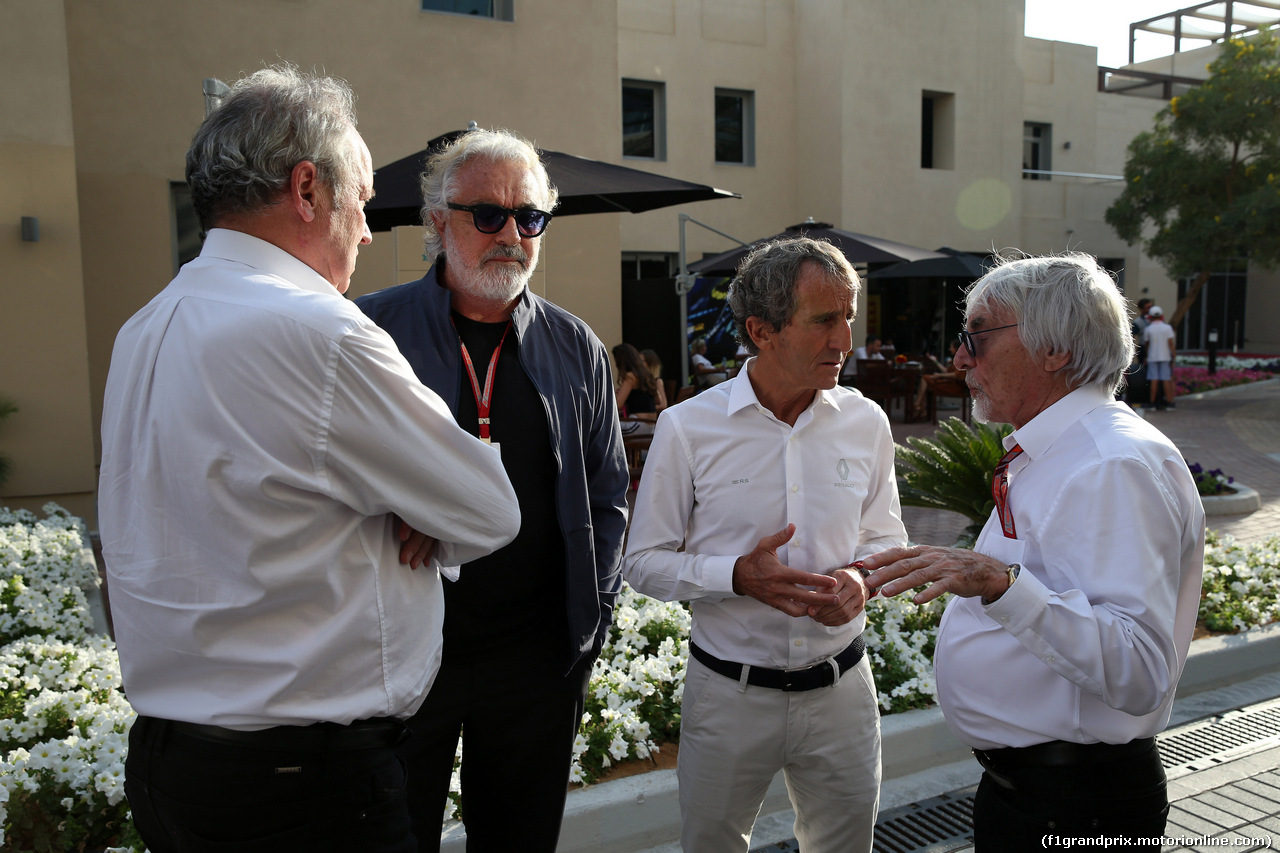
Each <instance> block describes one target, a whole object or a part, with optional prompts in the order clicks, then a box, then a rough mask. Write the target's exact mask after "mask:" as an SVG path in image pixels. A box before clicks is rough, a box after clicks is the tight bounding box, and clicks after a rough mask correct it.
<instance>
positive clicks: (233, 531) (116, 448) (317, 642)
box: [98, 66, 520, 853]
mask: <svg viewBox="0 0 1280 853" xmlns="http://www.w3.org/2000/svg"><path fill="white" fill-rule="evenodd" d="M352 102H353V95H352V93H351V90H350V89H349V88H348V87H347V85H346V84H345V83H343V82H341V81H337V80H332V79H329V78H321V77H315V76H311V75H306V74H303V73H300V72H299V71H297V70H296V69H295V68H293V67H291V66H285V67H281V68H274V69H264V70H261V71H258V72H257V73H255V74H253V75H251V76H249V77H247V78H245V79H243V80H240V81H239V82H238V83H236V84H235V86H233V87H232V90H231V92H230V94H229V95H228V96H227V98H226V100H225V101H224V102H223V104H222V106H221V107H220V108H219V109H218V110H217V111H216V112H214V113H213V114H212V115H211V116H210V117H209V118H207V119H206V120H205V121H204V123H203V124H201V126H200V128H199V130H197V131H196V134H195V138H194V140H193V141H192V144H191V149H190V150H189V151H188V153H187V181H188V183H189V184H190V186H191V191H192V197H193V199H194V201H195V206H196V212H197V213H198V214H199V216H200V221H201V224H202V225H203V226H204V227H205V228H207V229H208V238H207V239H206V240H205V243H204V247H203V249H202V250H201V252H200V256H199V257H198V258H196V259H195V260H193V261H191V262H190V263H189V264H187V265H186V266H185V267H183V269H182V271H181V272H179V273H178V276H177V277H176V278H175V279H174V280H173V281H172V282H171V283H170V284H169V286H168V287H166V288H165V289H164V290H163V291H162V292H161V293H160V294H159V295H157V296H156V297H155V298H154V299H152V300H151V302H150V303H148V304H147V305H146V306H145V307H144V308H143V309H142V310H141V311H139V312H138V313H137V314H135V315H134V316H133V318H132V319H131V320H129V322H128V323H126V324H125V326H124V327H123V328H122V329H121V330H120V334H119V336H118V337H117V338H116V344H115V350H114V353H113V355H112V359H111V370H110V374H109V375H108V377H107V387H106V401H105V405H104V408H103V416H102V469H101V484H100V487H99V494H98V506H99V524H100V529H101V532H102V547H103V553H104V556H105V559H106V565H107V577H108V583H109V585H110V588H111V613H112V617H113V619H114V626H115V638H116V643H117V645H118V647H119V651H120V668H121V672H122V674H123V677H124V687H125V691H126V692H127V693H128V696H129V702H130V703H131V704H132V705H133V707H134V709H135V710H136V711H137V712H138V717H137V719H136V721H135V722H134V724H133V728H132V730H131V731H130V734H129V755H128V759H127V761H126V765H125V773H126V778H125V792H126V794H127V795H128V798H129V805H130V808H131V809H132V813H133V822H134V825H135V826H136V827H137V829H138V831H139V833H140V834H141V835H142V838H143V840H144V841H145V842H146V844H147V847H148V848H149V849H151V850H152V851H155V853H167V851H178V850H211V849H219V850H222V849H226V850H236V851H261V853H268V851H271V853H275V851H281V850H364V851H387V853H390V852H391V851H395V853H401V852H402V851H411V850H413V849H414V846H413V838H412V835H411V830H410V826H409V814H408V810H407V809H406V807H405V793H404V787H405V780H404V771H403V768H402V766H401V764H400V762H399V760H398V757H397V755H396V752H395V746H396V744H397V743H398V742H399V741H400V740H401V739H402V738H403V737H404V735H405V734H406V729H405V725H404V719H405V718H407V717H409V716H410V715H411V714H412V713H413V712H414V711H415V710H417V709H418V707H419V705H421V703H422V701H423V699H424V698H425V696H426V694H427V691H428V689H429V688H430V686H431V683H432V680H433V678H434V677H435V675H436V671H437V668H438V666H439V660H440V653H441V641H440V632H441V625H442V623H443V617H444V613H443V606H444V604H443V593H442V591H441V583H440V578H439V570H440V568H441V567H443V566H456V565H458V564H459V563H462V562H465V561H471V560H475V559H476V558H478V557H481V556H483V555H485V554H488V553H489V552H491V551H493V550H495V549H496V548H498V547H500V546H502V545H504V544H506V543H507V542H509V541H511V539H512V537H514V536H515V534H516V530H517V529H518V527H519V523H520V519H519V514H518V504H517V502H516V496H515V494H514V492H513V490H512V488H511V484H510V483H509V482H508V480H507V477H506V474H505V472H504V471H503V469H502V463H501V460H500V459H499V458H498V454H497V453H495V452H494V450H493V448H491V447H486V446H485V445H484V444H483V443H482V442H480V441H477V440H476V439H475V438H473V437H471V436H469V435H467V434H466V432H465V431H463V430H462V429H460V428H458V426H457V425H456V424H455V423H454V422H453V418H452V417H451V416H450V414H449V410H448V409H447V408H446V407H445V405H444V403H443V402H442V401H441V400H440V398H439V397H438V396H436V395H435V394H434V393H432V392H431V391H428V390H427V389H426V388H424V387H422V385H421V383H419V382H418V381H417V379H416V378H415V377H414V375H413V371H412V369H411V368H410V367H409V365H408V364H407V363H406V362H405V360H404V358H403V357H402V356H401V355H400V353H399V351H398V350H397V349H396V346H395V344H394V342H392V340H391V338H389V337H388V336H387V334H386V333H385V332H383V331H382V330H381V329H379V328H378V327H377V326H376V325H374V324H373V323H372V322H371V321H370V320H369V319H368V318H366V317H365V316H364V315H363V314H361V313H360V312H359V311H357V310H356V309H355V308H354V306H352V305H351V304H350V303H349V302H347V301H346V300H345V299H344V298H343V297H342V294H343V293H344V292H345V291H346V289H347V287H348V284H349V282H350V278H351V272H352V269H353V268H354V266H355V260H356V252H357V249H358V247H359V246H360V245H361V244H363V243H368V242H369V241H370V239H371V238H370V234H369V229H368V227H367V226H366V224H365V218H364V204H365V202H367V201H368V200H369V198H370V197H371V196H372V194H373V186H372V184H373V170H372V166H371V162H370V158H369V151H368V149H367V148H366V147H365V144H364V142H363V141H362V140H361V138H360V135H359V133H357V132H356V129H355V112H354V110H353V108H352ZM400 520H403V523H404V524H406V525H408V526H409V527H410V528H412V531H415V532H408V533H405V532H403V531H402V530H401V529H400V523H401V521H400ZM402 562H403V563H409V564H410V566H402V565H400V563H402ZM424 563H428V565H424Z"/></svg>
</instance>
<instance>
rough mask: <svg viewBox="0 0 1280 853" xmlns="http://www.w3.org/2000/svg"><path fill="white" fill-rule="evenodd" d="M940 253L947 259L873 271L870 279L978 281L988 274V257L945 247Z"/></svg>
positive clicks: (940, 258) (921, 261)
mask: <svg viewBox="0 0 1280 853" xmlns="http://www.w3.org/2000/svg"><path fill="white" fill-rule="evenodd" d="M938 253H939V254H941V255H944V256H945V257H939V258H925V259H924V260H920V261H904V262H903V263H900V264H894V265H893V266H888V267H883V268H881V269H878V270H872V271H871V272H870V273H868V274H867V277H868V278H876V279H880V278H954V279H963V280H965V281H977V280H978V279H980V278H982V277H983V276H984V275H986V274H987V270H988V269H990V265H989V264H988V262H987V257H988V256H983V255H975V254H972V253H971V252H961V251H959V250H958V249H952V248H951V247H950V246H943V247H942V248H941V249H939V250H938Z"/></svg>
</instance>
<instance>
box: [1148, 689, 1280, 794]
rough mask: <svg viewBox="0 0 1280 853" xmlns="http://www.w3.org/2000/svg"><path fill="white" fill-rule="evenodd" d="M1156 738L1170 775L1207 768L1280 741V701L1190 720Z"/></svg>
mask: <svg viewBox="0 0 1280 853" xmlns="http://www.w3.org/2000/svg"><path fill="white" fill-rule="evenodd" d="M1156 740H1157V741H1158V742H1159V744H1160V758H1161V761H1162V762H1163V763H1164V766H1165V772H1166V773H1167V774H1168V776H1169V778H1171V779H1173V778H1176V777H1178V776H1183V775H1186V774H1187V773H1193V772H1195V771H1197V770H1204V769H1205V768H1207V767H1212V766H1214V765H1216V764H1221V763H1222V762H1224V761H1228V760H1230V759H1234V758H1240V757H1242V756H1245V755H1250V754H1252V753H1255V752H1260V751H1261V750H1264V749H1270V748H1271V747H1273V746H1276V745H1278V744H1280V702H1274V701H1273V702H1268V703H1265V704H1263V705H1255V706H1254V707H1252V708H1249V709H1246V710H1240V711H1230V712H1228V713H1226V714H1222V715H1221V716H1217V717H1210V718H1209V719H1207V720H1200V721H1198V722H1195V723H1188V724H1187V725H1185V726H1180V727H1179V728H1178V729H1176V730H1174V731H1172V732H1168V733H1166V734H1162V735H1159V736H1157V738H1156Z"/></svg>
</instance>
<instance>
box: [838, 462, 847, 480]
mask: <svg viewBox="0 0 1280 853" xmlns="http://www.w3.org/2000/svg"><path fill="white" fill-rule="evenodd" d="M836 473H837V474H839V475H840V479H841V480H847V479H849V463H848V462H847V461H846V460H844V459H841V460H840V461H839V462H837V463H836Z"/></svg>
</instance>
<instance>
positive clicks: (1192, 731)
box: [752, 379, 1280, 853]
mask: <svg viewBox="0 0 1280 853" xmlns="http://www.w3.org/2000/svg"><path fill="white" fill-rule="evenodd" d="M943 414H944V415H947V414H951V413H947V412H943ZM1144 416H1145V417H1146V418H1147V419H1148V420H1149V421H1150V422H1151V423H1153V424H1154V425H1155V426H1156V427H1158V428H1159V429H1160V431H1161V432H1163V433H1164V434H1165V435H1167V436H1168V437H1169V438H1170V439H1171V440H1172V441H1173V442H1174V444H1176V445H1177V446H1178V449H1179V450H1181V451H1182V455H1183V456H1184V457H1185V458H1186V459H1187V461H1188V462H1192V463H1196V462H1198V463H1199V464H1200V465H1202V466H1203V467H1204V468H1205V469H1206V470H1212V469H1214V468H1221V469H1222V470H1223V471H1224V472H1225V473H1226V474H1227V475H1229V476H1232V477H1235V478H1236V479H1237V480H1239V481H1240V482H1241V483H1243V484H1245V485H1248V486H1249V487H1251V488H1253V489H1255V490H1256V491H1257V492H1258V493H1259V496H1260V497H1261V499H1262V508H1261V509H1259V510H1257V511H1255V512H1253V513H1250V514H1247V515H1231V516H1210V517H1209V518H1208V519H1207V524H1208V526H1209V528H1210V529H1212V530H1216V531H1218V532H1219V533H1224V534H1231V535H1232V536H1235V537H1236V539H1238V540H1240V541H1242V542H1250V541H1257V540H1260V539H1265V538H1267V537H1268V536H1271V535H1274V534H1278V533H1280V379H1273V380H1270V381H1267V382H1259V383H1254V384H1252V385H1245V386H1238V387H1235V388H1227V389H1223V390H1220V391H1213V392H1208V393H1205V394H1198V395H1192V396H1188V397H1183V398H1179V399H1178V400H1177V405H1176V407H1175V408H1174V409H1171V410H1167V411H1161V412H1157V411H1152V410H1146V411H1145V412H1144ZM933 431H934V427H933V425H932V424H903V423H901V422H899V421H897V420H894V421H893V434H894V439H895V441H898V442H902V441H904V440H905V439H906V437H907V436H911V435H916V436H929V435H932V434H933ZM903 521H904V523H905V524H906V527H907V533H908V534H909V535H910V537H911V539H912V541H914V542H919V543H922V544H928V545H950V544H952V543H953V542H954V541H955V539H956V537H957V536H958V534H959V533H960V531H961V530H963V529H964V527H965V526H966V524H967V523H968V521H967V519H965V518H964V517H963V516H960V515H958V514H956V513H952V512H947V511H945V510H935V509H924V508H919V507H904V508H903ZM1231 689H1232V688H1228V689H1227V690H1228V692H1227V693H1226V696H1227V700H1226V710H1225V711H1223V710H1221V709H1217V710H1214V711H1212V712H1205V711H1201V712H1200V713H1199V714H1196V713H1195V712H1194V711H1192V712H1190V713H1189V715H1188V717H1187V718H1186V719H1183V720H1178V719H1177V718H1175V723H1177V724H1178V725H1177V726H1176V727H1171V728H1170V729H1169V731H1167V732H1166V733H1165V735H1162V736H1161V739H1162V743H1164V742H1165V738H1167V737H1182V736H1185V737H1190V738H1192V739H1194V738H1196V737H1197V736H1198V729H1197V726H1199V727H1201V728H1210V729H1211V728H1213V727H1214V726H1218V725H1220V724H1229V723H1230V722H1231V721H1232V720H1233V719H1239V718H1244V719H1248V720H1253V721H1259V720H1260V721H1262V728H1263V729H1265V727H1266V725H1274V726H1275V729H1274V730H1273V736H1272V739H1271V741H1267V740H1266V739H1265V731H1264V732H1263V740H1262V741H1261V743H1262V744H1263V745H1264V748H1261V749H1258V748H1255V749H1253V750H1250V749H1249V748H1248V747H1245V748H1243V749H1241V750H1239V751H1238V752H1237V753H1236V754H1231V753H1227V754H1225V755H1221V756H1219V757H1216V758H1213V759H1210V760H1206V761H1203V762H1201V763H1200V765H1197V764H1195V763H1192V764H1190V765H1188V766H1187V767H1183V768H1180V769H1179V770H1176V771H1174V770H1171V772H1170V784H1169V799H1170V801H1171V810H1170V816H1169V824H1168V826H1167V828H1166V830H1165V835H1166V838H1167V839H1168V841H1169V843H1166V844H1165V845H1164V850H1165V851H1190V850H1194V851H1207V850H1222V849H1232V850H1263V849H1274V848H1275V847H1276V846H1277V844H1280V702H1276V701H1274V699H1275V697H1277V696H1280V678H1277V679H1275V680H1270V681H1266V682H1265V683H1264V684H1262V685H1261V686H1258V685H1252V692H1246V691H1242V695H1241V698H1236V697H1233V696H1232V694H1231V693H1230V692H1229V691H1230V690H1231ZM1191 699H1193V700H1198V699H1200V696H1199V694H1197V696H1195V697H1191ZM1205 713H1212V714H1213V715H1214V716H1213V718H1212V721H1211V722H1208V723H1206V722H1204V721H1201V722H1199V723H1197V722H1195V718H1196V717H1203V716H1204V714H1205ZM1269 718H1274V719H1275V720H1276V721H1277V722H1273V721H1272V720H1271V719H1269ZM1184 733H1185V734H1184ZM1268 744H1269V745H1268ZM967 792H968V789H961V790H958V791H953V792H952V793H951V794H949V795H945V796H944V799H945V798H947V797H950V798H952V799H954V800H957V801H961V802H963V801H964V799H965V795H966V793H967ZM752 841H753V845H757V846H753V850H754V851H758V853H783V851H797V850H799V846H798V845H797V843H796V841H795V839H794V838H784V839H782V840H779V841H775V842H773V843H768V839H759V838H753V839H752ZM762 843H763V844H764V845H765V846H758V845H760V844H762ZM1076 843H1077V846H1083V845H1084V844H1085V843H1088V842H1079V841H1077V842H1076ZM1092 843H1093V845H1094V846H1101V844H1102V843H1101V841H1100V840H1093V841H1092ZM1123 844H1124V842H1123V841H1120V842H1118V844H1117V842H1115V841H1113V842H1112V845H1113V846H1117V847H1118V846H1119V845H1123ZM1058 846H1063V845H1061V843H1059V845H1058ZM876 849H877V851H881V850H890V849H892V850H903V849H904V848H901V847H888V846H883V845H882V844H880V843H877V848H876ZM907 849H914V850H917V851H926V850H927V851H933V852H934V853H944V851H954V853H968V851H972V850H973V847H972V845H971V844H969V843H966V842H964V841H958V842H952V843H949V844H921V845H920V846H918V847H915V848H907ZM1046 849H1049V848H1048V847H1046Z"/></svg>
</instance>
